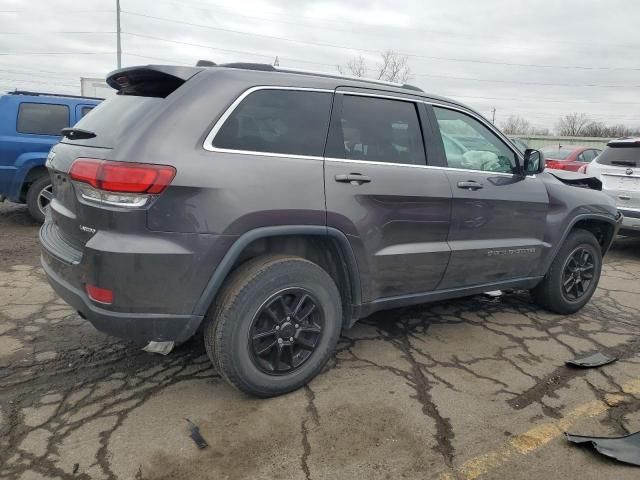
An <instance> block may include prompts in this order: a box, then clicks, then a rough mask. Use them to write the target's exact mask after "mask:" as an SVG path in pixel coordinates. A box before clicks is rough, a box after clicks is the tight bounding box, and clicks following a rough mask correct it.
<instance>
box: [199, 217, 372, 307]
mask: <svg viewBox="0 0 640 480" xmlns="http://www.w3.org/2000/svg"><path fill="white" fill-rule="evenodd" d="M284 235H317V236H325V237H330V238H333V239H335V240H337V241H338V245H339V247H340V250H341V251H342V253H343V255H344V258H345V261H346V263H347V270H348V274H349V280H350V282H349V283H350V285H351V299H352V304H353V307H354V308H353V310H354V314H355V315H357V312H358V310H359V308H358V307H359V306H360V305H361V304H362V290H361V286H360V276H359V271H358V265H357V263H356V257H355V254H354V253H353V249H352V248H351V244H350V243H349V240H348V239H347V237H346V235H345V234H344V233H342V232H341V231H340V230H337V229H335V228H331V227H326V226H323V225H283V226H274V227H260V228H256V229H254V230H250V231H248V232H246V233H244V234H242V235H241V236H240V237H239V238H238V239H237V240H236V241H235V242H234V243H233V245H231V248H229V250H228V251H227V253H226V254H225V255H224V257H223V258H222V261H221V262H220V263H219V264H218V266H217V267H216V269H215V271H214V272H213V275H212V276H211V278H210V279H209V281H208V282H207V285H206V286H205V288H204V290H203V292H202V294H201V295H200V299H199V300H198V302H197V303H196V306H195V307H194V309H193V314H194V315H206V313H207V310H208V309H209V307H210V306H211V303H212V302H213V300H214V298H215V297H216V295H217V294H218V291H219V290H220V287H221V286H222V284H223V282H224V280H225V279H226V278H227V275H228V274H229V272H230V271H231V268H232V267H233V265H234V264H235V262H236V260H237V259H238V258H239V257H240V255H241V254H242V252H243V251H244V249H245V248H246V247H247V246H248V245H249V244H250V243H252V242H254V241H255V240H258V239H260V238H267V237H278V236H284Z"/></svg>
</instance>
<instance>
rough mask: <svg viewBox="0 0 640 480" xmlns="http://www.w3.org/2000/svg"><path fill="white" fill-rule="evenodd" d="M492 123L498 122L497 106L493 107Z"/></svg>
mask: <svg viewBox="0 0 640 480" xmlns="http://www.w3.org/2000/svg"><path fill="white" fill-rule="evenodd" d="M491 124H493V125H495V124H496V107H493V108H492V109H491Z"/></svg>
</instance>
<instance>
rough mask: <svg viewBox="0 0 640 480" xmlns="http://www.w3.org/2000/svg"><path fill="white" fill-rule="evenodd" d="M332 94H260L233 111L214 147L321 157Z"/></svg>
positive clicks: (295, 91)
mask: <svg viewBox="0 0 640 480" xmlns="http://www.w3.org/2000/svg"><path fill="white" fill-rule="evenodd" d="M331 101H332V94H331V93H329V92H313V91H303V90H298V91H297V90H258V91H255V92H253V93H251V94H249V95H248V96H247V97H246V98H245V99H244V100H243V101H242V102H241V103H240V104H239V105H238V106H237V107H236V108H235V110H233V112H232V113H231V115H230V116H229V118H227V120H226V121H225V122H224V124H223V125H222V127H221V128H220V130H219V131H218V133H217V134H216V136H215V138H214V139H213V146H214V147H216V148H224V149H229V150H244V151H251V152H264V153H280V154H284V155H304V156H314V157H320V156H322V154H323V152H324V144H325V139H326V138H327V129H328V128H329V115H330V111H331Z"/></svg>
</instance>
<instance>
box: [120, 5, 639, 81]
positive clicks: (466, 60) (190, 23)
mask: <svg viewBox="0 0 640 480" xmlns="http://www.w3.org/2000/svg"><path fill="white" fill-rule="evenodd" d="M122 13H125V14H127V15H132V16H137V17H143V18H150V19H153V20H159V21H164V22H170V23H177V24H180V25H188V26H191V27H199V28H205V29H208V30H215V31H221V32H229V33H236V34H239V35H247V36H252V37H259V38H269V39H272V40H281V41H284V42H291V43H299V44H303V45H313V46H317V47H326V48H336V49H340V50H349V51H356V52H365V53H372V54H379V53H380V52H379V51H377V50H371V49H364V48H356V47H347V46H344V45H335V44H331V43H322V42H310V41H305V40H296V39H292V38H287V37H280V36H277V35H267V34H263V33H252V32H246V31H241V30H234V29H230V28H222V27H213V26H211V25H203V24H201V23H193V22H186V21H183V20H176V19H172V18H166V17H158V16H155V15H147V14H143V13H138V12H131V11H129V10H122ZM398 53H399V54H400V55H403V56H406V57H413V58H425V59H429V60H443V61H448V62H460V63H478V64H486V65H501V66H515V67H535V68H558V69H580V70H632V71H640V68H630V67H588V66H580V65H545V64H530V63H512V62H496V61H490V60H478V59H469V58H452V57H439V56H431V55H421V54H417V53H406V52H398Z"/></svg>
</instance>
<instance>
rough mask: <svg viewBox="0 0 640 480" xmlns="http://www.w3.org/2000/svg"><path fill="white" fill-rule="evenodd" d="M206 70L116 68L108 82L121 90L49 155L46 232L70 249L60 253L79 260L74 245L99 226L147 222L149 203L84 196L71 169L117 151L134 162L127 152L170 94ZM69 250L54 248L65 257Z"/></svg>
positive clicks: (79, 245)
mask: <svg viewBox="0 0 640 480" xmlns="http://www.w3.org/2000/svg"><path fill="white" fill-rule="evenodd" d="M201 70H202V69H201V68H191V67H165V66H146V67H134V68H127V69H121V70H117V71H115V72H113V73H112V74H110V75H109V77H108V78H107V82H108V83H109V84H110V85H111V86H112V87H114V88H116V89H117V90H119V92H118V95H116V96H115V97H112V98H110V99H108V100H106V101H104V102H102V103H101V104H100V105H98V106H97V107H96V108H95V109H94V110H93V111H92V112H91V115H87V116H86V117H84V118H83V119H81V120H80V122H78V123H77V124H76V125H75V126H74V127H73V128H72V129H71V130H72V132H70V133H67V136H65V137H63V139H62V141H61V142H60V143H59V144H57V145H56V146H54V148H53V149H52V151H51V153H50V154H49V157H48V159H47V167H48V168H49V171H50V174H51V178H52V183H53V192H54V198H53V200H52V202H51V207H50V220H49V222H48V223H49V224H48V225H45V228H44V229H43V234H46V233H47V232H48V233H49V236H48V237H49V243H58V244H59V247H60V249H62V250H65V252H66V254H67V255H66V256H67V258H61V259H63V260H66V261H67V263H75V262H69V260H70V259H71V258H70V257H71V256H73V255H71V256H70V255H69V253H70V252H71V250H70V249H73V250H75V251H78V252H81V251H82V249H83V247H84V245H85V244H86V242H87V241H88V240H89V239H90V238H91V237H92V236H93V234H94V233H95V231H99V230H115V229H118V230H122V231H132V230H135V229H136V228H137V229H139V228H140V226H141V225H142V226H144V225H146V209H144V208H131V206H122V205H118V204H114V203H112V202H111V203H110V202H104V201H100V202H94V201H91V200H90V199H89V200H87V199H86V197H84V198H82V197H81V195H80V193H79V187H81V186H83V184H79V183H78V182H74V181H72V179H71V177H70V170H71V168H72V165H73V163H74V161H76V160H77V159H78V158H88V159H96V160H109V159H114V158H115V157H116V153H117V157H118V160H119V161H124V162H135V161H136V159H129V158H127V155H126V149H127V144H128V143H131V142H134V143H135V142H136V139H137V138H140V137H141V136H142V135H143V134H144V132H145V131H146V130H147V129H148V128H149V127H150V126H152V125H153V122H154V120H155V119H157V118H158V116H159V115H162V114H163V111H164V108H165V105H166V102H167V100H166V97H167V96H168V95H170V94H171V93H173V92H174V91H175V90H176V89H178V88H179V87H180V86H181V85H183V84H184V83H185V82H186V81H187V80H188V79H189V78H191V77H192V76H193V75H195V74H196V73H198V72H199V71H201ZM74 131H75V132H76V134H74V133H73V132H74ZM115 216H117V217H118V218H117V221H116V219H115ZM46 240H47V239H46V238H45V239H43V243H46ZM47 246H48V247H51V246H52V245H47ZM49 250H51V248H49ZM65 252H56V251H54V252H53V253H54V254H56V253H57V255H56V256H58V257H63V256H64V255H63V253H65ZM76 257H77V255H76Z"/></svg>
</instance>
